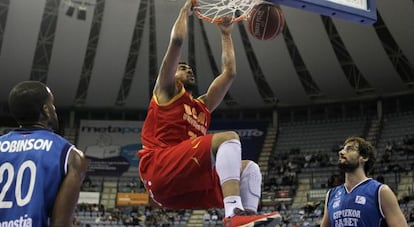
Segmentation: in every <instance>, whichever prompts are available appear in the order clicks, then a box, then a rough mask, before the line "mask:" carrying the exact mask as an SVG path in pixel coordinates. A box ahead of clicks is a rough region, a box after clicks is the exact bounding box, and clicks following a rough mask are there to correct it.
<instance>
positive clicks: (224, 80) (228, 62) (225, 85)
mask: <svg viewBox="0 0 414 227" xmlns="http://www.w3.org/2000/svg"><path fill="white" fill-rule="evenodd" d="M218 26H219V28H220V31H221V48H222V55H221V57H222V60H221V61H222V66H221V67H222V72H221V74H220V75H219V76H218V77H216V79H214V81H213V82H212V83H211V85H210V87H209V88H208V91H207V93H206V94H205V95H203V96H201V97H200V98H201V99H203V100H204V103H205V104H206V106H207V108H208V109H209V110H210V111H213V110H215V109H216V108H217V106H218V105H219V104H220V103H221V101H222V100H223V98H224V96H225V95H226V93H227V91H228V90H229V89H230V86H231V84H232V82H233V80H234V77H235V76H236V58H235V54H234V46H233V39H232V36H231V32H232V30H233V24H232V23H231V22H230V19H229V18H223V23H221V24H218Z"/></svg>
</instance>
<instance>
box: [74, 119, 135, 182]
mask: <svg viewBox="0 0 414 227" xmlns="http://www.w3.org/2000/svg"><path fill="white" fill-rule="evenodd" d="M142 124H143V122H142V121H97V120H81V123H80V127H79V134H78V140H77V141H78V142H77V147H78V148H79V149H81V150H82V151H84V152H85V155H86V157H87V159H88V161H89V168H88V172H89V173H93V174H97V175H108V174H109V175H120V174H122V173H123V172H125V171H127V170H128V168H129V167H130V166H135V167H138V158H137V156H136V152H137V151H138V150H139V149H141V146H142V145H141V129H142Z"/></svg>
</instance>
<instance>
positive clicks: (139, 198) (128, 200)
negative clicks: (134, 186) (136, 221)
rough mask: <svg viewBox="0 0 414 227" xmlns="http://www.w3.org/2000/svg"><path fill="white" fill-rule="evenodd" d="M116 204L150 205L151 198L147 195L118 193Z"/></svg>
mask: <svg viewBox="0 0 414 227" xmlns="http://www.w3.org/2000/svg"><path fill="white" fill-rule="evenodd" d="M116 204H117V205H118V206H123V205H124V206H125V205H128V206H129V205H148V204H149V196H148V194H147V193H118V195H117V200H116Z"/></svg>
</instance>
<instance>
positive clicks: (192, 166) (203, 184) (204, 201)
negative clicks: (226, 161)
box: [138, 134, 223, 209]
mask: <svg viewBox="0 0 414 227" xmlns="http://www.w3.org/2000/svg"><path fill="white" fill-rule="evenodd" d="M212 136H213V135H212V134H209V135H205V136H200V137H197V138H194V139H189V140H185V141H183V142H181V143H179V144H177V145H175V146H171V147H169V148H167V149H162V150H151V151H150V150H145V149H143V150H140V151H138V156H139V157H140V161H139V173H140V176H141V179H142V180H143V182H144V185H145V188H146V189H147V191H148V192H149V194H150V196H151V197H152V199H153V200H154V201H155V202H157V203H159V204H160V205H162V206H163V207H167V208H171V209H207V208H222V207H223V194H222V191H221V186H220V181H219V178H218V176H217V172H216V170H215V168H214V167H213V164H212V163H213V162H212V159H211V155H212V154H211V140H212Z"/></svg>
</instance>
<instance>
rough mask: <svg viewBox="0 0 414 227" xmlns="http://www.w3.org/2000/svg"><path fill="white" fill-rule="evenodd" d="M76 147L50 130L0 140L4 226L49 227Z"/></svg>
mask: <svg viewBox="0 0 414 227" xmlns="http://www.w3.org/2000/svg"><path fill="white" fill-rule="evenodd" d="M72 147H73V145H72V144H70V143H69V142H68V141H67V140H66V139H64V138H63V137H61V136H59V135H57V134H55V133H53V132H51V131H49V130H46V129H31V130H23V129H18V130H13V131H11V132H9V133H7V134H5V135H3V136H1V137H0V226H48V225H49V217H50V216H51V212H52V208H53V204H54V201H55V197H56V194H57V192H58V190H59V186H60V184H61V182H62V180H63V178H64V176H65V175H66V171H67V169H66V168H67V157H68V154H69V152H68V151H69V150H70V149H72Z"/></svg>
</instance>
